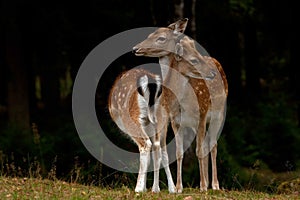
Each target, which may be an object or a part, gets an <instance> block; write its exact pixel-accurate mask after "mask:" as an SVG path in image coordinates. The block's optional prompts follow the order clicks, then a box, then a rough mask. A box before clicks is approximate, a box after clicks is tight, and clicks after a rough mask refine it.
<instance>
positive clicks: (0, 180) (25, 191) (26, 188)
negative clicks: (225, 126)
mask: <svg viewBox="0 0 300 200" xmlns="http://www.w3.org/2000/svg"><path fill="white" fill-rule="evenodd" d="M0 199H18V200H19V199H21V200H22V199H107V200H110V199H111V200H113V199H151V200H152V199H159V200H164V199H166V200H171V199H176V200H177V199H178V200H179V199H183V200H194V199H265V200H267V199H274V200H275V199H276V200H281V199H282V200H286V199H299V193H298V192H293V193H291V194H268V193H262V192H255V191H250V190H249V191H228V190H221V191H213V190H209V191H208V192H205V193H203V192H200V191H199V189H197V188H185V189H184V192H183V193H182V194H169V193H168V191H167V190H162V191H161V192H160V193H158V194H154V193H152V192H151V191H150V190H149V191H148V192H145V193H140V194H137V193H135V192H134V191H133V189H131V188H128V187H126V186H122V187H119V188H116V189H112V188H103V187H97V186H86V185H81V184H74V183H67V182H64V181H59V180H57V181H51V180H46V179H36V178H9V177H3V176H2V177H0Z"/></svg>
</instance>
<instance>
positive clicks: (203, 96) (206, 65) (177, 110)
mask: <svg viewBox="0 0 300 200" xmlns="http://www.w3.org/2000/svg"><path fill="white" fill-rule="evenodd" d="M187 21H188V19H183V20H178V21H177V22H175V23H172V24H170V25H169V26H168V27H161V28H158V29H157V30H156V31H155V32H153V33H151V34H150V35H149V36H148V37H147V39H145V40H144V41H142V42H141V43H139V44H137V45H136V46H135V47H133V51H134V53H135V55H137V56H148V57H158V58H159V63H160V65H161V68H162V75H163V85H164V86H167V87H177V88H178V87H179V91H180V93H181V96H183V97H185V98H178V97H176V94H175V95H174V93H172V91H170V90H168V89H164V94H163V95H162V100H161V101H162V102H161V103H162V105H163V106H164V107H165V108H166V111H167V115H168V116H167V117H169V118H170V121H171V126H172V129H173V131H174V134H175V140H176V157H177V183H176V190H177V192H178V193H180V192H182V189H183V187H182V159H183V154H184V151H183V135H184V131H185V130H186V127H188V128H190V129H192V132H194V133H196V145H197V147H196V154H197V157H198V160H199V168H200V190H202V191H206V190H207V187H208V155H207V154H208V153H209V151H211V159H212V188H213V189H215V190H218V189H219V182H218V178H217V167H216V156H217V143H216V140H217V137H218V135H219V132H220V130H221V126H222V121H223V120H224V113H225V107H226V98H227V93H228V89H227V87H228V86H227V81H226V76H225V73H224V71H223V69H222V67H221V65H220V63H219V62H218V61H217V60H215V59H214V58H211V57H207V56H201V54H200V53H198V52H197V50H196V48H195V45H194V42H193V41H192V40H190V39H188V38H187V37H184V36H183V32H184V30H185V28H186V26H187ZM174 71H177V72H179V73H181V74H182V75H183V76H184V77H185V79H186V80H185V81H181V82H179V81H178V80H177V78H176V75H175V74H176V73H174ZM186 85H191V86H192V88H193V91H194V93H195V94H196V96H197V98H196V100H194V99H190V98H189V97H190V94H189V93H190V91H186V89H185V86H186ZM193 108H194V112H193ZM197 108H199V113H197V112H195V110H196V109H197ZM212 118H214V119H217V120H214V121H212V120H207V119H212ZM180 119H181V121H180ZM209 121H210V125H209V127H208V130H207V129H206V123H207V122H209ZM220 122H221V123H220ZM206 130H207V133H206ZM207 143H208V144H207ZM207 149H208V150H209V151H208V152H207Z"/></svg>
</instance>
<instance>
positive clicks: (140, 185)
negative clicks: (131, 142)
mask: <svg viewBox="0 0 300 200" xmlns="http://www.w3.org/2000/svg"><path fill="white" fill-rule="evenodd" d="M137 141H139V142H137ZM136 142H137V144H138V146H139V151H140V168H139V175H138V178H137V183H136V187H135V192H145V191H146V190H147V188H146V181H147V169H148V166H149V164H150V150H151V146H152V143H151V141H150V139H149V138H146V139H144V138H138V140H136Z"/></svg>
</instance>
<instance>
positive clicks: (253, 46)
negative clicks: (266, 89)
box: [244, 16, 261, 100]
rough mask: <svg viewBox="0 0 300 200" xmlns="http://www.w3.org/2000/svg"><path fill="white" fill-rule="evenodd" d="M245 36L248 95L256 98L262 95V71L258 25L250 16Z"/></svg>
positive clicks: (247, 18) (246, 22)
mask: <svg viewBox="0 0 300 200" xmlns="http://www.w3.org/2000/svg"><path fill="white" fill-rule="evenodd" d="M244 36H245V67H246V89H247V95H248V97H249V98H250V99H253V98H254V100H255V98H256V97H257V96H259V95H260V84H259V74H260V73H261V72H260V70H259V69H260V67H259V61H258V55H257V36H256V27H255V23H254V22H253V19H252V18H251V17H250V16H248V17H246V19H245V29H244Z"/></svg>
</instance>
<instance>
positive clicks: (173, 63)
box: [159, 54, 189, 101]
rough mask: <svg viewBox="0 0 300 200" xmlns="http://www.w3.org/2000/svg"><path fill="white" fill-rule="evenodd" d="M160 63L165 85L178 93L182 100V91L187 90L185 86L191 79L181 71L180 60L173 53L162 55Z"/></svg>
mask: <svg viewBox="0 0 300 200" xmlns="http://www.w3.org/2000/svg"><path fill="white" fill-rule="evenodd" d="M159 64H160V67H161V72H162V79H163V83H164V86H165V87H167V88H169V89H171V91H172V92H173V93H175V94H177V95H178V96H177V98H178V100H179V101H180V99H181V98H184V94H183V92H182V91H185V89H184V88H185V86H186V84H188V81H189V80H188V79H187V78H186V77H185V76H183V75H182V74H181V73H180V72H179V70H178V67H179V62H178V61H177V60H176V59H175V56H174V55H173V54H170V55H168V56H164V57H160V58H159ZM181 95H182V96H181Z"/></svg>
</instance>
